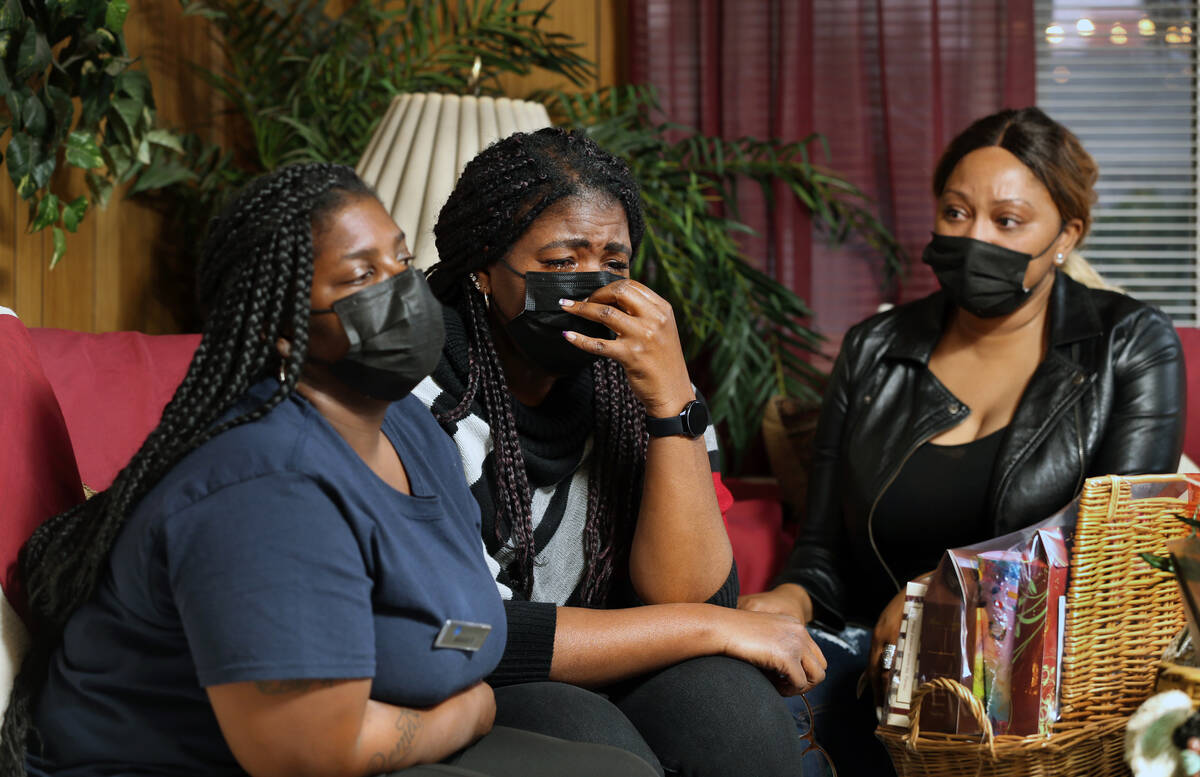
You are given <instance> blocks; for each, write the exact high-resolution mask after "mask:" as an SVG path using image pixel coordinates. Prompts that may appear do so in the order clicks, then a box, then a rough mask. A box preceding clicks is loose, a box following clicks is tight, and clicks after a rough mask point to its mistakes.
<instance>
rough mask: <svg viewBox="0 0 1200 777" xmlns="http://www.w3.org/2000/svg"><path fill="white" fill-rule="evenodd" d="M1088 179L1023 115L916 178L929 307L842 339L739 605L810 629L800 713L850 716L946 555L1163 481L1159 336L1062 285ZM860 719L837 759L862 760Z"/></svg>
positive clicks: (875, 322)
mask: <svg viewBox="0 0 1200 777" xmlns="http://www.w3.org/2000/svg"><path fill="white" fill-rule="evenodd" d="M1096 177H1097V168H1096V165H1095V162H1094V161H1093V160H1092V158H1091V156H1090V155H1088V153H1087V152H1086V151H1085V150H1084V149H1083V147H1082V146H1081V145H1080V143H1079V141H1078V139H1077V138H1076V137H1075V136H1074V135H1073V134H1072V133H1071V132H1070V131H1069V130H1067V129H1066V128H1065V127H1063V126H1062V125H1060V124H1058V123H1056V122H1054V121H1053V120H1051V119H1050V118H1049V117H1048V116H1046V115H1045V114H1044V113H1043V112H1042V111H1040V110H1038V109H1037V108H1026V109H1023V110H1006V111H1001V112H1000V113H997V114H994V115H991V116H988V117H985V118H983V119H980V120H978V121H977V122H975V123H974V124H972V125H971V126H970V127H968V128H967V129H966V130H965V131H964V132H963V133H962V134H960V135H959V136H958V137H957V138H955V139H954V141H953V142H951V144H950V146H949V147H948V148H947V150H946V151H945V153H944V154H943V156H942V158H941V160H940V162H939V163H938V166H937V169H936V170H935V173H934V181H933V190H934V195H935V197H936V198H937V205H936V207H937V210H936V214H935V223H934V230H933V236H932V240H931V241H930V243H929V245H928V246H927V247H926V249H925V251H924V254H923V256H922V259H923V261H925V262H926V263H927V264H929V265H930V266H931V267H932V269H933V271H934V273H935V274H936V275H937V277H938V281H939V283H940V285H941V290H940V291H938V292H936V293H934V294H932V295H930V296H928V297H925V298H923V299H920V300H917V301H915V302H912V303H909V304H906V305H902V306H900V307H897V308H894V309H892V310H889V311H887V312H885V313H881V314H879V315H876V316H873V317H871V318H869V319H867V320H866V321H864V322H862V323H860V324H858V325H856V326H855V327H853V328H852V329H851V330H850V331H849V333H847V335H846V337H845V339H844V341H843V344H842V349H841V352H840V354H839V356H838V359H837V362H836V364H835V366H834V369H833V374H832V377H831V380H830V383H829V387H828V389H827V392H826V395H825V399H824V403H823V405H822V409H821V417H820V422H819V425H818V430H817V438H816V442H815V449H814V454H813V468H812V474H811V477H810V483H809V493H808V514H807V518H806V520H805V522H804V526H803V529H802V531H801V534H800V536H799V538H798V539H797V541H796V545H795V548H794V550H793V552H792V555H791V557H790V559H789V560H788V563H787V565H786V567H785V569H784V571H783V572H782V573H781V574H780V576H779V578H778V585H777V587H776V588H775V589H773V590H771V591H768V592H766V593H763V594H759V595H756V596H749V597H743V598H742V600H741V603H740V604H741V606H742V607H744V608H748V609H755V610H766V611H773V612H786V613H792V614H794V615H796V616H797V617H800V618H802V619H803V620H805V621H806V622H812V623H814V624H815V628H813V632H814V636H815V637H817V638H818V643H819V644H821V645H822V649H823V650H824V652H825V655H826V657H827V659H828V660H829V669H828V672H827V680H826V684H825V685H824V686H822V688H821V689H819V690H818V692H817V693H819V694H820V695H821V697H822V699H820V700H817V699H814V698H813V696H814V694H810V701H816V702H817V704H815V705H814V706H820V701H823V700H824V699H828V700H829V701H830V702H831V704H833V705H836V704H837V703H838V702H839V701H844V700H845V697H846V696H847V695H849V696H850V698H853V694H854V682H855V680H856V679H857V678H858V677H859V675H860V673H861V672H862V671H863V669H864V668H865V669H866V670H867V676H868V677H870V678H871V679H872V680H875V681H877V680H878V678H879V676H880V671H879V669H880V664H881V655H880V653H881V649H882V646H883V645H884V644H887V643H894V642H895V641H896V636H897V634H898V631H899V622H900V614H901V609H902V607H903V599H904V595H903V590H904V584H905V582H906V581H907V580H910V579H913V578H916V577H919V576H920V575H922V574H924V573H927V572H928V571H930V570H932V569H933V568H934V567H935V566H936V565H937V562H938V559H939V558H940V556H941V554H942V552H943V550H944V549H945V548H948V547H958V546H962V545H968V544H971V543H974V542H978V541H981V540H984V539H987V538H990V537H994V536H998V535H1001V534H1005V533H1008V532H1011V531H1013V530H1016V529H1019V528H1021V527H1024V526H1028V525H1029V524H1032V523H1035V522H1036V521H1038V520H1040V519H1042V518H1045V517H1047V516H1048V515H1050V514H1051V513H1053V512H1054V511H1055V510H1056V509H1058V508H1060V507H1061V506H1062V505H1064V504H1066V503H1067V502H1069V501H1070V500H1071V499H1072V498H1073V497H1074V496H1075V495H1076V494H1077V493H1078V492H1079V490H1080V488H1081V487H1082V485H1083V481H1084V479H1085V478H1087V477H1091V476H1093V475H1105V474H1138V473H1150V472H1172V471H1174V470H1175V468H1176V467H1177V465H1178V462H1179V456H1180V452H1181V450H1182V444H1183V425H1184V402H1185V385H1184V370H1183V360H1182V355H1181V351H1180V345H1179V339H1178V336H1177V335H1176V333H1175V329H1174V327H1173V326H1172V324H1171V322H1170V320H1169V319H1168V318H1167V316H1166V315H1164V314H1163V313H1162V312H1161V311H1160V310H1158V309H1157V308H1154V307H1151V306H1149V305H1146V304H1143V303H1141V302H1138V301H1137V300H1135V299H1132V298H1130V297H1128V296H1125V295H1123V294H1120V293H1117V292H1113V291H1106V290H1098V289H1092V288H1088V287H1085V286H1083V285H1082V284H1080V283H1078V282H1076V281H1075V280H1073V279H1072V278H1071V277H1070V276H1069V275H1068V274H1067V273H1066V272H1065V271H1063V270H1064V264H1065V263H1066V262H1067V261H1068V257H1072V253H1073V251H1074V249H1075V248H1076V246H1077V245H1079V244H1080V243H1081V242H1082V240H1083V239H1084V237H1085V236H1086V235H1087V231H1088V227H1089V225H1090V223H1091V214H1090V206H1091V204H1092V202H1093V201H1094V200H1095V195H1094V193H1093V184H1094V183H1095V180H1096ZM1079 261H1082V260H1079ZM854 623H861V624H871V623H874V624H875V626H874V628H873V630H871V631H870V632H868V630H867V629H864V628H857V629H856V628H854V627H853V626H849V627H848V624H854ZM823 632H824V636H826V637H828V636H829V634H830V633H832V634H836V635H838V638H834V639H823V638H822V634H823ZM839 633H840V634H839ZM839 642H840V643H842V644H841V646H840V647H839V646H838V645H837V643H839ZM868 643H869V644H870V649H869V650H868V649H867V645H868ZM839 652H840V653H841V654H842V656H844V658H841V660H839V657H838V655H837V654H838V653H839ZM839 665H840V666H841V672H840V673H841V674H842V675H843V677H844V678H845V679H843V680H842V681H841V682H839V680H838V678H837V677H836V676H835V667H838V666H839ZM847 682H848V683H849V690H847V689H846V684H847ZM868 696H869V694H868ZM862 717H863V726H862V727H864V728H865V732H866V734H867V736H866V737H863V740H861V741H859V742H857V743H856V745H855V747H854V748H853V750H852V751H851V753H853V754H848V755H847V757H848V758H851V759H853V758H856V757H858V756H860V755H861V754H862V753H864V752H866V751H867V750H870V749H872V748H873V749H874V751H875V753H876V754H879V753H881V750H880V748H879V747H878V745H874V746H872V745H871V743H870V742H866V741H865V739H866V738H868V737H869V732H870V729H871V725H872V722H871V721H870V720H869V712H868V714H866V715H863V716H862ZM847 725H850V724H848V723H847ZM853 725H856V726H857V724H853ZM840 727H841V726H840V725H839V724H833V725H830V724H829V723H826V724H824V725H823V726H821V725H819V726H818V733H823V730H828V729H830V728H840ZM826 744H827V745H830V746H833V749H834V750H835V751H840V750H842V748H840V747H837V745H836V743H834V742H826ZM837 755H838V754H837V753H835V760H837ZM839 766H843V768H844V764H843V762H842V761H839ZM852 773H857V772H854V771H853V770H852ZM864 773H867V772H864ZM871 773H875V772H871Z"/></svg>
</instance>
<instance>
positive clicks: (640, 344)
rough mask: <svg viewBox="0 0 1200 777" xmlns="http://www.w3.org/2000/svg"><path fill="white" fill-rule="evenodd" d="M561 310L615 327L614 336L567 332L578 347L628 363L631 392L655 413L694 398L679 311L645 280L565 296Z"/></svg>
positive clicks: (667, 411) (676, 408)
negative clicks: (584, 295)
mask: <svg viewBox="0 0 1200 777" xmlns="http://www.w3.org/2000/svg"><path fill="white" fill-rule="evenodd" d="M563 310H567V311H570V312H571V313H574V314H575V315H577V316H579V317H580V318H586V319H588V320H590V321H596V322H598V323H601V324H603V325H604V326H606V327H608V328H609V329H611V330H612V331H613V332H615V333H616V335H617V338H616V339H615V340H599V339H596V338H593V337H586V336H584V335H581V334H579V333H578V332H569V333H568V339H569V340H570V341H571V342H572V343H573V344H574V345H575V347H577V348H580V349H582V350H585V351H590V352H592V353H598V354H600V355H601V356H607V357H609V358H610V359H614V360H615V361H617V362H618V363H619V364H620V365H621V366H622V367H624V368H625V374H626V375H627V376H628V377H629V385H630V386H631V387H632V388H633V393H634V394H635V395H636V396H637V398H638V400H639V401H641V403H642V405H643V406H644V407H645V408H646V412H647V413H649V414H650V416H651V417H655V418H660V417H661V418H665V417H668V416H673V415H676V414H677V413H679V411H680V410H682V409H683V406H684V405H685V404H687V403H688V402H689V401H691V400H693V399H695V398H696V394H695V392H694V391H693V390H692V384H691V381H690V380H689V378H688V372H687V364H686V363H685V362H684V359H683V348H682V347H681V346H680V344H679V330H678V329H677V328H676V326H675V312H674V311H673V310H672V309H671V305H670V304H669V303H668V302H667V301H666V300H665V299H663V298H662V297H660V296H658V295H657V294H655V293H654V292H653V291H651V290H650V289H648V288H647V287H646V286H643V285H642V284H640V283H638V282H637V281H634V280H628V279H626V280H621V281H616V282H615V283H610V284H609V285H607V286H605V287H603V288H601V289H598V290H597V291H596V292H595V293H594V294H592V296H590V297H588V299H587V300H585V301H582V302H573V301H571V300H563Z"/></svg>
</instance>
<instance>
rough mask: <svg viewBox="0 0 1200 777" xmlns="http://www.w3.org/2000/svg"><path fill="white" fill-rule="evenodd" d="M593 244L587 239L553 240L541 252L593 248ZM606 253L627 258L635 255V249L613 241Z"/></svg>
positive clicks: (608, 245)
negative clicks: (549, 249) (550, 249)
mask: <svg viewBox="0 0 1200 777" xmlns="http://www.w3.org/2000/svg"><path fill="white" fill-rule="evenodd" d="M591 247H592V244H591V241H589V240H588V239H587V238H583V237H570V238H567V239H566V240H553V241H551V242H549V243H546V245H544V246H542V247H541V248H539V249H538V250H539V251H545V250H546V249H548V248H591ZM604 250H605V251H612V252H613V253H616V254H625V255H626V256H632V255H633V249H632V248H630V247H629V246H627V245H625V244H624V243H618V242H616V241H613V242H611V243H608V244H607V245H605V246H604Z"/></svg>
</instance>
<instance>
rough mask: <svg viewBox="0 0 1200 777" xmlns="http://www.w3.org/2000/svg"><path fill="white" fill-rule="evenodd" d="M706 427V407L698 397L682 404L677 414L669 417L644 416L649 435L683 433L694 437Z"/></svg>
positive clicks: (700, 433)
mask: <svg viewBox="0 0 1200 777" xmlns="http://www.w3.org/2000/svg"><path fill="white" fill-rule="evenodd" d="M707 428H708V407H707V406H706V405H705V404H704V403H703V402H701V401H700V400H699V399H693V400H692V401H691V402H688V403H687V404H686V405H684V406H683V410H681V411H680V412H679V415H675V416H671V417H669V418H653V417H651V416H646V432H647V433H648V434H649V435H650V436H651V437H673V436H675V435H683V436H684V437H690V438H691V439H693V440H694V439H696V438H697V437H699V436H701V435H702V434H704V430H705V429H707Z"/></svg>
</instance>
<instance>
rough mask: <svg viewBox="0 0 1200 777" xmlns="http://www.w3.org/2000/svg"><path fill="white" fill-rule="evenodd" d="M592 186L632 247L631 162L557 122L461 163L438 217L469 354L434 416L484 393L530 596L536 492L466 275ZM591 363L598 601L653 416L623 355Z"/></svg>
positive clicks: (501, 497) (622, 552) (635, 206)
mask: <svg viewBox="0 0 1200 777" xmlns="http://www.w3.org/2000/svg"><path fill="white" fill-rule="evenodd" d="M587 193H597V194H600V195H602V196H605V197H611V198H612V199H613V200H615V201H616V202H619V203H620V204H621V206H622V207H623V208H624V210H625V218H626V220H627V221H628V224H629V235H630V239H631V241H632V243H633V246H632V248H633V251H634V253H635V254H636V253H637V248H638V244H639V243H640V242H641V239H642V234H643V232H644V231H645V225H644V222H643V220H642V207H641V200H640V196H639V194H638V186H637V183H636V182H635V181H634V179H633V176H632V175H631V174H630V172H629V168H628V167H627V166H626V165H625V163H624V162H622V161H620V160H619V159H617V158H616V157H614V156H613V155H612V154H610V153H608V152H607V151H605V150H603V149H602V148H600V146H598V145H597V144H596V143H595V142H594V141H593V140H591V139H590V138H588V137H587V136H586V135H584V134H582V133H579V132H569V131H566V130H562V129H557V128H549V129H543V130H539V131H537V132H533V133H516V134H514V135H510V136H509V137H507V138H505V139H503V140H500V141H498V142H496V143H495V144H493V145H492V146H489V147H488V148H487V149H485V150H484V151H482V152H481V153H480V154H479V155H478V156H476V157H475V158H474V159H473V160H471V162H469V163H468V164H467V166H466V169H465V170H463V174H462V176H461V177H460V178H459V179H458V183H457V184H456V185H455V187H454V191H453V192H451V194H450V197H449V199H448V200H447V201H446V204H445V206H444V207H443V208H442V210H441V213H440V214H439V215H438V221H437V224H436V225H435V226H434V236H435V238H436V240H437V249H438V255H439V257H440V259H439V261H438V263H437V264H436V265H434V266H433V268H432V270H430V276H429V281H430V286H431V287H432V289H433V293H434V294H435V295H437V297H438V299H440V300H441V301H442V302H443V303H444V304H446V305H448V306H450V307H453V308H454V309H455V310H457V312H458V314H459V316H460V317H461V318H462V321H463V324H464V326H465V328H466V331H467V340H468V360H469V361H468V364H469V373H468V381H467V388H466V391H465V392H464V394H463V397H462V400H461V401H460V402H459V404H458V405H457V406H456V407H454V408H453V409H451V410H449V411H448V412H446V413H445V414H443V415H441V416H440V417H439V420H441V421H442V422H443V423H449V422H451V421H457V420H459V419H461V418H463V417H464V416H465V415H466V414H467V412H468V410H469V408H470V405H471V402H472V401H473V400H474V399H475V398H476V397H477V396H479V395H482V399H483V408H484V411H485V412H486V413H487V418H488V424H489V426H490V428H491V434H492V441H493V445H494V448H495V472H494V473H493V475H494V477H493V480H494V483H495V489H494V490H495V492H496V493H495V497H496V520H495V522H494V524H495V527H496V540H497V541H498V542H501V543H503V542H504V541H505V540H506V538H505V537H504V536H503V534H502V532H503V531H507V532H508V533H509V536H510V537H511V539H512V543H513V546H514V550H515V559H514V567H515V569H513V571H514V572H515V575H514V577H515V579H516V581H517V584H518V587H519V588H520V589H522V592H523V593H524V594H525V596H527V597H528V596H529V595H530V593H531V591H532V589H533V566H534V555H535V548H534V538H533V514H532V511H531V503H532V495H531V492H530V488H529V479H528V476H527V474H526V471H525V459H524V456H523V455H522V453H521V443H520V438H519V436H518V433H517V425H516V420H515V418H514V417H513V412H512V404H511V403H512V402H513V401H514V400H513V399H512V398H511V395H510V394H509V390H508V382H507V380H506V379H505V376H504V368H503V366H502V365H501V362H500V358H499V356H498V355H497V353H496V347H495V344H494V343H493V341H492V333H491V329H490V328H489V325H488V308H487V303H486V302H485V300H484V298H483V295H482V294H481V293H480V292H479V291H477V290H476V289H475V288H474V285H473V284H472V282H471V280H470V276H471V273H472V272H475V271H477V270H483V269H486V268H489V267H491V266H492V265H493V264H494V263H495V262H497V261H498V260H500V259H501V258H504V257H505V256H506V255H507V254H508V252H509V250H510V249H511V248H512V245H513V244H514V243H515V242H516V241H517V240H518V239H519V238H520V237H521V235H523V234H524V233H525V231H526V230H527V229H529V227H530V225H532V224H533V222H534V221H535V220H536V219H537V218H538V216H540V215H541V214H542V212H543V211H545V210H546V208H548V207H550V206H551V205H553V204H554V203H556V202H558V201H560V200H563V199H565V198H568V197H572V196H578V195H584V194H587ZM591 369H592V381H593V386H594V394H595V405H594V407H595V411H594V413H595V414H594V422H593V432H594V443H593V452H592V459H591V460H592V464H591V467H592V470H591V473H590V477H589V479H588V497H587V521H586V523H585V525H584V536H583V547H584V565H585V566H584V573H583V586H582V589H581V595H582V599H583V603H584V604H585V605H587V606H592V607H595V606H601V605H603V604H604V603H605V602H606V600H607V598H608V594H609V591H610V589H611V586H612V583H613V572H614V570H615V569H617V568H619V567H621V566H622V565H623V564H624V563H625V562H626V561H627V556H628V552H629V544H630V541H631V538H632V530H633V526H634V523H635V520H636V517H637V514H638V507H639V503H640V501H641V494H642V475H643V472H644V470H645V463H646V426H645V410H644V408H643V407H642V405H641V403H640V402H639V401H638V400H637V397H635V396H634V394H633V390H632V389H631V388H630V386H629V380H628V379H627V378H626V376H625V370H624V369H623V368H622V367H621V365H620V364H618V363H617V362H615V361H613V360H612V359H598V360H597V361H596V362H595V364H594V365H593V366H592V368H591Z"/></svg>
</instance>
